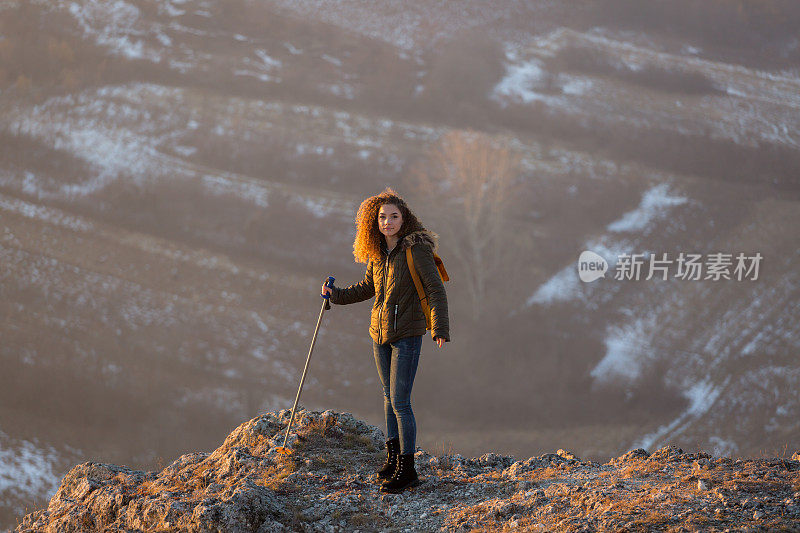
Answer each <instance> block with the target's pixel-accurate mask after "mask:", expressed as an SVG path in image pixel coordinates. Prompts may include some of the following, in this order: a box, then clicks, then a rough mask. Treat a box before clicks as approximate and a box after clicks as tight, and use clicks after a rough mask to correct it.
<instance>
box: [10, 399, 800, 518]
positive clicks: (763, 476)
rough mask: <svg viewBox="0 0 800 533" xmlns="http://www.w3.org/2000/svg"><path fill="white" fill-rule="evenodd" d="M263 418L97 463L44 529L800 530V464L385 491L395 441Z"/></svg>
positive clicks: (690, 461)
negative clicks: (174, 452) (172, 453)
mask: <svg viewBox="0 0 800 533" xmlns="http://www.w3.org/2000/svg"><path fill="white" fill-rule="evenodd" d="M289 415H290V411H289V410H283V411H280V412H271V413H266V414H263V415H260V416H258V417H256V418H254V419H252V420H250V421H248V422H245V423H243V424H242V425H240V426H239V427H238V428H236V429H235V430H234V431H233V432H232V433H231V434H230V435H229V436H228V438H227V439H225V442H224V443H223V444H222V445H221V446H220V447H218V448H217V449H216V450H214V451H213V452H211V453H205V452H197V453H190V454H186V455H183V456H181V457H180V458H178V459H177V460H175V461H174V462H172V463H171V464H170V465H169V466H167V467H166V468H164V469H163V470H161V471H158V472H139V471H134V470H131V469H129V468H126V467H124V466H117V465H113V464H103V463H84V464H81V465H78V466H76V467H74V468H73V469H72V470H70V472H69V473H68V474H67V475H66V476H65V477H64V479H63V480H62V481H61V485H60V487H59V489H58V492H57V493H56V494H55V496H54V497H53V498H52V500H51V501H50V504H49V506H48V507H47V508H46V509H42V510H39V511H35V512H33V513H31V514H30V515H28V516H26V517H25V518H24V519H23V520H22V522H21V524H19V526H18V527H17V529H16V531H17V532H18V533H23V532H34V531H37V532H38V531H100V530H103V531H163V530H170V531H226V532H231V533H234V532H268V531H269V532H273V531H361V532H367V531H410V530H413V531H620V530H625V531H652V530H653V529H657V530H659V531H687V530H697V529H702V530H704V531H753V530H756V529H757V530H765V529H770V530H787V531H788V530H796V529H797V528H800V455H798V454H795V457H794V459H793V460H783V459H759V460H756V459H745V460H732V459H730V458H727V457H714V456H711V455H709V454H707V453H686V452H684V451H682V450H680V449H679V448H676V447H674V446H668V447H664V448H661V449H658V450H655V451H654V452H653V453H652V454H650V453H648V452H647V451H645V450H642V449H637V450H633V451H631V452H629V453H627V454H625V455H623V456H621V457H618V458H616V459H612V460H611V461H609V462H608V463H605V464H598V463H594V462H591V461H582V460H581V459H580V458H578V457H575V455H574V454H572V453H569V452H566V451H564V450H558V452H557V453H549V454H545V455H541V456H538V457H529V458H526V459H522V460H516V459H515V458H514V457H511V456H503V455H498V454H495V453H486V454H484V455H482V456H480V457H476V458H471V459H466V458H464V457H462V456H461V455H450V454H439V455H432V454H431V453H429V452H427V451H425V450H422V449H419V448H418V450H417V452H416V454H415V455H416V462H417V467H418V471H419V473H420V474H421V477H422V478H423V479H424V481H423V483H422V484H421V485H419V486H417V487H415V488H413V489H407V490H406V491H404V492H403V493H401V494H398V495H391V494H384V493H381V492H379V490H378V485H377V484H375V483H374V482H373V481H372V474H373V472H374V470H376V469H377V468H378V467H379V465H380V463H381V459H382V456H383V455H384V453H385V452H381V450H380V448H381V447H382V446H383V438H384V435H383V433H382V432H381V431H380V430H379V429H378V428H376V427H374V426H370V425H369V424H367V423H365V422H363V421H361V420H358V419H356V418H354V417H353V416H352V415H351V414H350V413H337V412H334V411H331V410H328V411H325V412H319V411H307V410H305V409H302V408H301V409H300V410H299V411H298V413H297V415H296V416H297V424H296V425H294V426H293V428H294V429H296V434H295V433H293V434H292V435H291V437H292V438H291V439H290V443H291V446H292V448H293V449H294V453H293V454H291V455H288V456H287V455H280V454H278V453H277V452H276V446H278V445H280V444H282V442H283V435H284V433H285V428H286V424H287V423H288V419H289Z"/></svg>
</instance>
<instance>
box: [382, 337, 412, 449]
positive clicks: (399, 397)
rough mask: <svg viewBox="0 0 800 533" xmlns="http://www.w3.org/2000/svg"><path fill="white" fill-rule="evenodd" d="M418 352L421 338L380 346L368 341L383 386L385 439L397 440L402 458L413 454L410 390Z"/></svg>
mask: <svg viewBox="0 0 800 533" xmlns="http://www.w3.org/2000/svg"><path fill="white" fill-rule="evenodd" d="M421 348H422V335H416V336H411V337H403V338H402V339H399V340H396V341H395V342H387V343H384V344H378V343H377V342H375V341H372V351H373V352H374V354H375V365H376V366H377V367H378V375H379V376H380V379H381V384H382V385H383V410H384V412H385V413H386V438H387V439H393V438H395V437H400V453H404V454H408V453H414V452H415V451H416V444H415V443H416V438H417V422H416V420H415V419H414V411H412V410H411V387H412V386H413V385H414V376H415V375H416V374H417V365H418V364H419V352H420V349H421Z"/></svg>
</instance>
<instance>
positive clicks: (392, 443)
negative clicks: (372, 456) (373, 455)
mask: <svg viewBox="0 0 800 533" xmlns="http://www.w3.org/2000/svg"><path fill="white" fill-rule="evenodd" d="M398 455H400V437H395V438H393V439H389V440H387V441H386V462H385V463H383V466H382V467H381V469H380V470H378V472H377V473H376V480H377V481H382V480H385V479H389V478H390V477H392V474H393V473H394V471H395V470H396V469H397V456H398Z"/></svg>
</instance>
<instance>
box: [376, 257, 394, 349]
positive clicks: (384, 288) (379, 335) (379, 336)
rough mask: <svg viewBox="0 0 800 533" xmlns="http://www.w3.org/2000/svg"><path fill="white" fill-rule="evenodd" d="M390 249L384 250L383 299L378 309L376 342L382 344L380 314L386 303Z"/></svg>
mask: <svg viewBox="0 0 800 533" xmlns="http://www.w3.org/2000/svg"><path fill="white" fill-rule="evenodd" d="M391 253H392V252H391V251H387V252H386V264H385V265H383V301H382V302H381V308H380V309H379V310H378V344H382V343H381V341H382V340H383V336H382V335H381V333H383V328H382V327H381V315H382V314H383V306H384V304H385V303H386V271H387V270H389V254H391Z"/></svg>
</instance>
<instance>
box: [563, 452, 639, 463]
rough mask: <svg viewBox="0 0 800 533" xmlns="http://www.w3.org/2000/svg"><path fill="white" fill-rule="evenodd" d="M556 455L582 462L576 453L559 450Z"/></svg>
mask: <svg viewBox="0 0 800 533" xmlns="http://www.w3.org/2000/svg"><path fill="white" fill-rule="evenodd" d="M645 453H647V452H645ZM556 455H559V456H561V457H563V458H564V459H568V460H572V461H580V459H578V457H577V456H576V455H575V454H574V453H572V452H568V451H566V450H558V451H557V452H556Z"/></svg>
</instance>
